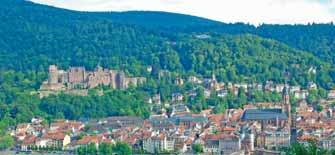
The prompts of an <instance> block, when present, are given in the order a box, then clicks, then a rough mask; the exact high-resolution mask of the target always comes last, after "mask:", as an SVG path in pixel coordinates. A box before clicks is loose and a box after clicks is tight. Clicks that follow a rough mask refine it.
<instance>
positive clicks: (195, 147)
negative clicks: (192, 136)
mask: <svg viewBox="0 0 335 155" xmlns="http://www.w3.org/2000/svg"><path fill="white" fill-rule="evenodd" d="M192 150H193V151H194V152H195V153H196V154H200V153H203V152H204V148H203V146H202V145H201V144H193V145H192Z"/></svg>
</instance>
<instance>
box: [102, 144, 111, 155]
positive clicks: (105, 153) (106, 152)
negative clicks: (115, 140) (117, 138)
mask: <svg viewBox="0 0 335 155" xmlns="http://www.w3.org/2000/svg"><path fill="white" fill-rule="evenodd" d="M112 153H113V145H112V144H109V143H102V144H100V145H99V154H101V155H110V154H112Z"/></svg>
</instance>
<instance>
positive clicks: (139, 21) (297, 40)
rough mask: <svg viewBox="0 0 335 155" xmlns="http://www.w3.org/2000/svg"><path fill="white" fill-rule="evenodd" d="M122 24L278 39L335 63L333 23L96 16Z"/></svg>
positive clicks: (127, 14)
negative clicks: (254, 23) (299, 23)
mask: <svg viewBox="0 0 335 155" xmlns="http://www.w3.org/2000/svg"><path fill="white" fill-rule="evenodd" d="M96 14H97V15H98V16H100V17H107V18H109V19H112V20H113V21H116V22H120V23H129V24H134V25H140V26H143V27H147V28H151V29H155V30H157V31H162V32H169V33H175V32H177V33H180V32H184V33H190V32H191V33H192V32H193V33H194V32H197V33H201V32H202V33H208V32H211V33H224V34H244V33H251V34H255V35H259V36H262V37H266V38H271V39H275V40H278V41H281V42H283V43H286V44H288V45H290V46H291V47H295V48H298V49H300V50H305V51H308V52H311V53H313V54H314V55H316V56H318V57H320V58H321V59H323V60H326V61H331V62H332V63H335V39H334V37H333V36H334V35H335V26H334V25H333V23H329V24H308V25H269V24H262V25H260V26H258V27H255V26H253V25H249V24H243V23H235V24H232V23H229V24H227V23H221V22H217V21H212V20H208V19H203V18H199V17H194V16H189V15H181V14H175V13H166V12H140V11H134V12H132V11H131V12H122V13H115V12H114V13H113V12H112V13H96Z"/></svg>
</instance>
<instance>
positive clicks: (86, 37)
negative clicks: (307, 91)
mask: <svg viewBox="0 0 335 155" xmlns="http://www.w3.org/2000/svg"><path fill="white" fill-rule="evenodd" d="M1 3H2V4H3V5H1V6H0V7H1V9H0V18H1V19H0V20H1V21H4V22H1V23H0V35H1V36H2V37H1V38H0V66H1V69H2V70H8V69H14V70H21V71H27V70H41V71H43V70H44V71H45V70H46V68H47V67H48V65H50V64H57V65H59V66H61V67H63V68H66V67H68V66H78V65H83V66H86V67H87V68H88V69H92V68H94V67H95V66H96V65H98V64H100V65H102V66H104V67H109V68H116V69H121V68H122V69H125V70H126V71H127V72H128V74H134V75H143V74H146V71H145V69H146V67H147V66H148V65H153V66H154V67H156V69H168V70H170V71H173V72H178V73H181V74H188V73H196V74H199V75H202V76H209V75H211V74H212V73H216V74H220V75H219V76H222V78H221V79H222V80H224V81H228V80H232V81H242V80H243V79H245V78H248V79H252V80H253V81H260V82H262V81H264V80H265V79H272V80H274V81H278V82H279V81H281V82H282V80H283V79H282V78H281V77H280V76H279V75H281V74H282V72H284V71H285V70H288V71H290V72H292V73H291V74H292V75H293V76H294V77H292V79H294V80H293V82H295V83H300V84H303V85H306V84H307V83H308V81H310V80H312V79H311V78H312V77H308V76H303V77H304V78H301V79H304V80H301V79H299V78H298V77H300V76H301V75H305V74H306V71H307V70H308V68H310V67H317V68H318V69H319V70H320V72H319V74H320V75H321V74H322V75H323V76H317V77H318V78H319V77H322V78H321V79H322V80H321V79H314V80H316V81H317V82H318V83H319V84H320V85H322V86H324V87H326V88H329V87H332V85H333V82H334V81H333V80H334V77H335V76H333V74H334V71H333V69H332V68H331V67H330V66H331V65H330V63H327V62H325V63H324V62H322V61H321V60H320V59H319V58H317V57H315V56H313V55H310V54H309V53H308V52H303V51H298V50H295V49H293V48H291V47H289V46H286V45H284V44H282V43H280V42H277V41H273V40H268V39H263V38H260V37H257V36H254V35H245V34H244V33H243V34H241V35H228V34H229V33H233V32H232V31H233V30H234V29H235V30H239V31H240V33H242V31H244V30H245V31H246V32H248V31H251V30H248V29H247V28H248V27H249V28H250V26H247V25H243V24H241V26H238V24H233V25H229V24H223V25H226V26H228V28H227V29H225V27H224V26H223V27H221V28H220V27H219V26H220V23H219V22H215V21H209V20H205V19H202V18H197V17H192V16H185V15H179V14H169V13H154V12H146V13H143V12H127V13H85V12H75V11H69V10H64V9H58V8H53V7H49V6H43V5H38V4H34V3H30V2H27V1H21V0H4V1H1ZM146 18H147V19H148V21H152V22H142V21H144V20H143V19H146ZM158 19H161V20H158ZM187 19H189V20H187ZM163 21H164V22H163ZM186 21H187V22H186ZM188 21H190V22H188ZM169 23H171V24H170V26H171V27H176V28H182V27H183V26H184V24H185V23H188V24H189V25H187V26H190V27H194V32H198V33H196V34H201V33H203V32H202V31H197V27H198V28H199V29H201V28H202V27H211V26H213V27H218V28H219V29H222V30H225V31H226V33H228V34H226V33H222V32H223V31H218V32H216V33H213V32H212V31H213V30H212V29H209V30H208V31H206V32H207V33H208V34H210V35H211V38H210V39H198V38H196V37H195V36H194V32H193V33H188V32H185V31H180V32H178V31H176V32H169V31H165V32H163V33H162V31H161V29H159V28H160V27H161V26H162V25H165V27H167V26H168V25H169ZM148 25H151V26H148ZM234 25H235V26H234ZM229 27H231V29H229ZM265 28H266V27H264V28H262V27H260V29H265ZM168 29H169V28H167V30H168ZM267 29H270V28H267ZM192 31H193V29H192ZM200 32H201V33H200ZM204 32H205V31H204ZM236 32H237V31H236ZM322 32H323V31H322ZM265 33H266V34H272V33H269V31H265V30H264V34H265ZM322 34H323V33H322ZM290 35H291V34H290ZM321 36H322V35H321ZM278 37H280V38H285V37H282V36H279V35H278ZM269 38H271V37H269ZM283 42H284V41H283ZM292 42H293V41H292ZM288 45H290V44H288ZM263 58H267V59H263ZM327 58H333V57H327ZM328 62H330V61H328ZM297 65H299V66H300V67H299V68H298V69H294V68H293V67H292V66H297ZM256 66H257V67H256ZM217 72H218V73H217ZM231 74H233V75H235V76H236V77H230V78H228V77H229V76H230V75H231Z"/></svg>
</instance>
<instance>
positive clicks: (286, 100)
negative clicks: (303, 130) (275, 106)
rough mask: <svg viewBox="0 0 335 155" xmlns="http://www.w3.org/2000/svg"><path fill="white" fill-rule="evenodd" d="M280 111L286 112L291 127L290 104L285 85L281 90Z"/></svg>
mask: <svg viewBox="0 0 335 155" xmlns="http://www.w3.org/2000/svg"><path fill="white" fill-rule="evenodd" d="M282 111H283V112H284V113H286V115H287V117H288V119H287V121H288V125H289V127H291V124H292V122H291V121H292V116H291V104H290V95H289V90H288V87H287V85H285V87H284V89H283V92H282Z"/></svg>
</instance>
